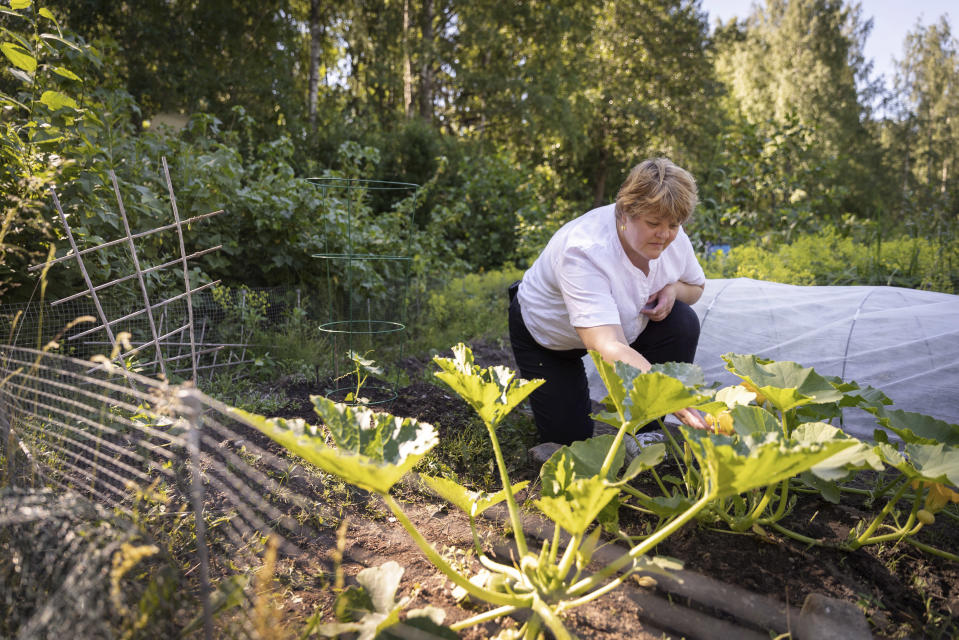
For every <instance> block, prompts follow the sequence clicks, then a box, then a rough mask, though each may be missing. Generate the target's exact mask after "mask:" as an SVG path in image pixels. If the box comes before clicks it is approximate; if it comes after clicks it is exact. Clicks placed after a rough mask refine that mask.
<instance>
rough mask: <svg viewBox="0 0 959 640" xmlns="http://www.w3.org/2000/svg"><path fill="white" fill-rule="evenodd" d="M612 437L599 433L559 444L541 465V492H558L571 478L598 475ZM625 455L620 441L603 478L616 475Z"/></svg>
mask: <svg viewBox="0 0 959 640" xmlns="http://www.w3.org/2000/svg"><path fill="white" fill-rule="evenodd" d="M614 439H615V438H614V437H613V436H611V435H602V436H596V437H595V438H589V439H588V440H578V441H576V442H574V443H573V444H571V445H567V446H564V447H560V448H559V449H558V450H557V451H556V453H554V454H553V455H552V456H550V458H549V460H547V461H546V463H545V464H544V465H543V468H542V469H540V472H539V476H540V480H541V482H542V484H543V495H545V496H558V495H561V494H562V493H563V492H564V491H565V490H566V487H568V486H569V485H570V484H571V483H572V482H573V481H575V480H577V479H580V478H589V477H592V476H596V475H599V472H600V471H601V470H602V468H603V461H604V460H605V459H606V454H607V453H608V452H609V449H610V447H611V446H612V444H613V440H614ZM625 459H626V448H625V447H623V446H622V445H620V447H619V450H618V451H617V452H616V454H615V456H614V457H613V464H612V465H610V468H609V472H608V473H607V474H606V480H609V481H612V480H614V479H615V477H616V474H617V473H618V472H619V470H620V469H621V468H622V467H623V462H624V460H625Z"/></svg>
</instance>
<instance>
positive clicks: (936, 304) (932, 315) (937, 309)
mask: <svg viewBox="0 0 959 640" xmlns="http://www.w3.org/2000/svg"><path fill="white" fill-rule="evenodd" d="M693 308H694V309H695V310H696V313H697V314H698V315H699V320H700V323H701V325H702V333H701V335H700V339H699V349H698V351H697V354H696V364H698V365H699V366H700V367H702V369H703V372H704V373H705V376H706V382H707V384H709V383H712V382H714V381H718V382H720V383H722V385H723V386H726V385H729V384H736V383H738V382H739V379H738V378H736V377H735V376H734V375H733V374H731V373H729V372H728V371H726V370H725V362H724V361H723V360H722V359H721V357H720V356H722V355H723V354H725V353H742V354H755V355H758V356H760V357H763V358H769V359H772V360H790V361H793V362H797V363H799V364H800V365H802V366H804V367H813V368H814V369H815V370H816V372H817V373H819V374H821V375H824V376H838V377H840V378H842V379H843V380H845V381H847V382H848V381H855V382H857V383H859V385H860V386H863V387H865V386H867V385H868V386H873V387H876V388H878V389H880V390H881V391H883V392H884V393H885V394H886V395H887V396H889V397H890V398H891V399H892V400H893V402H894V405H893V408H896V409H902V410H905V411H914V412H918V413H924V414H927V415H930V416H933V417H935V418H938V419H940V420H945V421H947V422H950V423H953V424H959V296H956V295H951V294H946V293H937V292H932V291H918V290H915V289H904V288H900V287H882V286H858V287H847V286H797V285H788V284H780V283H776V282H764V281H760V280H752V279H749V278H736V279H717V280H709V281H707V283H706V290H705V292H704V294H703V296H702V298H701V299H700V301H699V302H697V303H696V305H695V306H694V307H693ZM587 360H588V358H587ZM588 369H592V372H595V369H593V368H592V363H591V362H590V363H588ZM590 382H591V391H592V392H593V395H594V396H597V395H599V396H602V395H605V391H604V390H602V383H601V382H600V381H599V379H598V376H595V375H594V376H591V380H590ZM596 383H599V384H598V386H596ZM597 399H598V398H597ZM842 426H843V428H844V430H845V431H847V432H848V433H850V434H852V435H855V436H857V437H861V438H871V436H872V433H873V429H874V428H875V426H876V419H875V418H874V417H873V416H872V415H870V414H868V413H866V412H864V411H860V410H858V409H847V410H846V413H845V418H844V423H843V425H842Z"/></svg>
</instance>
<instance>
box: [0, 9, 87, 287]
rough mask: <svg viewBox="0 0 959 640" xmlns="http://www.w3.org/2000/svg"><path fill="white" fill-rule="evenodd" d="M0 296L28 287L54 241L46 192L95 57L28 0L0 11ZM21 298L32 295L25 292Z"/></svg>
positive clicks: (64, 158)
mask: <svg viewBox="0 0 959 640" xmlns="http://www.w3.org/2000/svg"><path fill="white" fill-rule="evenodd" d="M0 34H2V35H0V52H2V54H3V55H2V57H0V159H2V162H0V296H5V295H6V294H8V293H9V292H10V291H12V290H13V289H16V288H17V287H21V286H23V285H29V283H30V281H31V279H30V278H29V277H28V276H27V273H26V268H27V267H28V266H30V265H33V264H38V263H41V262H43V261H44V260H45V258H46V254H47V251H46V249H47V245H49V244H50V243H52V242H53V241H54V240H55V239H56V237H57V233H56V226H55V225H54V224H52V222H53V219H54V218H53V215H54V214H53V213H52V212H51V210H50V207H48V206H47V204H46V203H47V201H48V199H49V193H48V191H47V190H48V188H49V186H50V185H51V184H52V183H53V182H54V181H55V180H56V178H57V176H59V175H60V173H61V172H62V170H63V168H64V166H65V165H67V164H68V163H69V162H70V160H69V155H68V154H64V153H63V148H64V146H65V145H66V144H67V143H68V142H69V141H71V140H73V139H75V135H76V134H75V130H76V124H77V122H78V120H79V119H81V118H82V117H83V116H84V109H83V108H82V107H81V104H80V102H81V93H82V91H83V89H82V87H83V78H84V77H85V76H86V75H87V70H88V69H90V68H91V67H94V66H96V65H97V64H99V63H100V59H99V57H98V56H97V52H96V51H95V50H94V49H92V48H90V47H88V46H86V45H85V44H84V43H83V41H82V40H80V39H78V38H77V37H75V36H74V35H72V34H70V33H68V32H65V31H64V30H63V29H62V28H61V26H60V24H59V22H58V21H57V19H56V18H55V17H54V14H53V13H52V12H51V11H50V9H48V8H46V7H37V6H35V5H34V4H33V3H32V2H31V1H30V0H12V2H11V3H10V8H9V9H7V8H0ZM25 288H26V289H28V290H27V291H25V292H22V293H19V292H18V295H23V296H29V295H30V294H31V292H30V291H29V287H25Z"/></svg>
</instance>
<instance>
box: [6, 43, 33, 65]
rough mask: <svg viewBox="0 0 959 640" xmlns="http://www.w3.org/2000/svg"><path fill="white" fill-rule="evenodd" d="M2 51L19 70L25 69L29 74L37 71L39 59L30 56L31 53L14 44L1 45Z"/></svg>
mask: <svg viewBox="0 0 959 640" xmlns="http://www.w3.org/2000/svg"><path fill="white" fill-rule="evenodd" d="M0 51H2V52H3V55H5V56H6V57H7V60H9V61H10V62H12V63H13V64H14V66H16V67H17V68H20V69H23V70H24V71H26V72H28V73H33V72H34V71H36V70H37V59H36V58H34V57H33V56H32V55H30V52H29V51H27V50H26V49H24V48H23V47H21V46H20V45H18V44H16V43H13V42H4V43H3V44H0Z"/></svg>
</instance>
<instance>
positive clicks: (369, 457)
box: [233, 396, 438, 493]
mask: <svg viewBox="0 0 959 640" xmlns="http://www.w3.org/2000/svg"><path fill="white" fill-rule="evenodd" d="M311 400H312V401H313V405H314V407H315V408H316V410H317V413H319V414H320V416H321V417H322V418H323V420H324V422H325V423H326V425H327V427H328V428H329V430H330V434H331V435H332V437H333V441H334V442H335V444H336V447H330V446H327V444H326V442H325V438H324V434H323V432H322V431H321V430H320V429H318V428H317V427H315V426H313V425H310V424H307V423H306V422H305V421H304V420H301V419H293V420H285V419H283V418H265V417H263V416H259V415H256V414H252V413H248V412H246V411H242V410H240V409H234V410H233V411H234V412H235V413H236V414H237V415H239V416H240V417H241V418H243V419H244V420H245V421H246V422H248V423H249V424H251V425H253V426H254V427H256V428H257V429H259V430H260V431H262V432H263V433H264V434H266V435H267V436H269V437H270V438H271V439H273V440H274V441H276V442H277V443H279V444H280V445H282V446H283V447H285V448H286V449H287V450H288V451H291V452H292V453H295V454H296V455H298V456H300V457H302V458H303V459H305V460H307V461H308V462H310V463H312V464H314V465H316V466H318V467H320V468H321V469H323V470H324V471H326V472H328V473H332V474H335V475H337V476H339V477H340V478H343V479H344V480H346V481H347V482H349V483H351V484H354V485H356V486H358V487H360V488H363V489H366V490H368V491H373V492H375V493H386V492H387V491H389V489H390V487H392V486H393V485H394V484H396V482H398V481H399V479H400V478H402V477H403V475H404V474H405V473H406V472H407V471H409V470H410V469H412V468H413V467H414V466H415V465H416V463H417V462H419V461H420V460H421V459H422V458H423V456H424V455H426V453H427V452H429V450H430V449H432V448H433V447H434V446H436V444H437V443H438V440H437V437H436V430H435V429H433V426H432V425H430V424H427V423H425V422H417V421H415V420H413V419H410V418H397V417H394V416H391V415H389V414H387V413H376V414H375V413H373V412H372V411H370V410H369V409H366V408H356V409H353V408H351V407H347V406H346V405H337V404H336V403H334V402H331V401H329V400H327V399H326V398H321V397H319V396H313V397H311Z"/></svg>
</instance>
